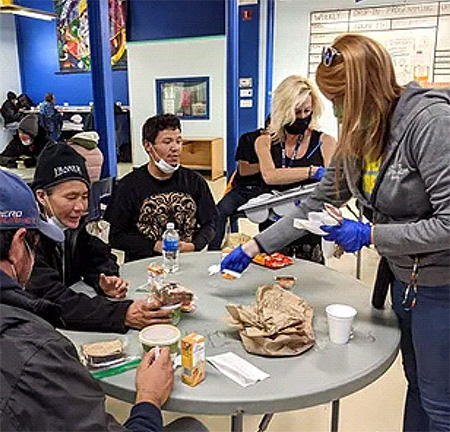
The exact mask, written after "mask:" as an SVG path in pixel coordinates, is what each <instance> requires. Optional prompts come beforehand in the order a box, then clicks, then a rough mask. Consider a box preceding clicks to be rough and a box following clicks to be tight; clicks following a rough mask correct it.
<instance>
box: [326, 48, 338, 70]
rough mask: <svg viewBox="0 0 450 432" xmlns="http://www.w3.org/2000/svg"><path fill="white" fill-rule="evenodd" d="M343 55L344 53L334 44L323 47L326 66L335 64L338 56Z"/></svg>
mask: <svg viewBox="0 0 450 432" xmlns="http://www.w3.org/2000/svg"><path fill="white" fill-rule="evenodd" d="M338 57H342V54H341V53H340V52H339V51H338V50H337V49H336V48H335V47H333V46H329V47H325V46H324V47H323V49H322V64H323V65H324V66H326V67H330V66H332V65H333V62H334V61H335V60H336V58H338Z"/></svg>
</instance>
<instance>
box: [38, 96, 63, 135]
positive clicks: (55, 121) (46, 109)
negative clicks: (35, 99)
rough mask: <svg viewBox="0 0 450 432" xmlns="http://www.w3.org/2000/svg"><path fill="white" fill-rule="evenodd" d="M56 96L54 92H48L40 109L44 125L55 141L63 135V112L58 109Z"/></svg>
mask: <svg viewBox="0 0 450 432" xmlns="http://www.w3.org/2000/svg"><path fill="white" fill-rule="evenodd" d="M55 104H56V98H55V95H54V94H53V93H47V94H46V95H45V97H44V101H43V102H42V104H41V108H40V111H39V114H40V121H41V124H42V126H43V127H44V128H45V129H47V132H48V135H49V136H50V138H51V139H52V140H54V141H58V140H59V137H60V136H61V127H62V114H61V113H60V112H59V111H58V110H57V109H56V106H55Z"/></svg>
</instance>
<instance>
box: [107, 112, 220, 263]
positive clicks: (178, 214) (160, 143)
mask: <svg viewBox="0 0 450 432" xmlns="http://www.w3.org/2000/svg"><path fill="white" fill-rule="evenodd" d="M142 140H143V145H144V149H145V151H146V152H147V153H148V155H149V156H150V160H149V162H148V164H145V165H143V166H141V167H139V168H138V169H136V170H135V171H133V172H131V173H130V174H128V175H126V176H125V177H124V178H123V179H122V180H121V181H120V182H119V185H118V186H117V188H116V190H115V191H114V194H113V196H112V198H111V201H110V203H109V205H108V208H107V210H106V213H105V219H106V220H107V221H108V222H109V223H110V224H111V230H110V236H109V240H110V243H111V245H112V247H114V248H117V249H122V250H123V251H125V261H132V260H137V259H141V258H146V257H150V256H153V255H157V254H161V252H162V234H163V233H164V231H165V229H166V225H167V223H168V222H174V223H175V228H176V229H177V230H178V233H179V235H180V243H179V247H180V252H192V251H198V250H201V249H203V248H204V247H205V246H207V245H208V244H209V242H210V241H211V240H212V239H213V238H214V235H215V219H216V217H217V211H216V206H215V204H214V200H213V197H212V195H211V191H210V190H209V187H208V184H207V183H206V181H205V179H204V178H203V177H202V176H201V175H200V174H198V173H196V172H195V171H192V170H190V169H188V168H184V167H181V166H180V158H181V148H182V144H183V141H182V137H181V124H180V120H179V119H178V118H177V117H176V116H174V115H172V114H161V115H156V116H154V117H151V118H149V119H148V120H147V121H146V122H145V124H144V126H143V128H142Z"/></svg>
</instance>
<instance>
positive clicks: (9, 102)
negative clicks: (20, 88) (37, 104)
mask: <svg viewBox="0 0 450 432" xmlns="http://www.w3.org/2000/svg"><path fill="white" fill-rule="evenodd" d="M23 111H24V108H23V107H21V106H20V105H19V103H18V100H17V95H16V94H15V93H14V92H12V91H9V92H8V93H7V95H6V100H5V102H3V105H2V108H1V110H0V112H1V114H2V117H3V121H4V122H5V128H8V129H11V130H16V129H17V126H18V124H19V121H20V120H21V119H22V117H23V116H24V114H23Z"/></svg>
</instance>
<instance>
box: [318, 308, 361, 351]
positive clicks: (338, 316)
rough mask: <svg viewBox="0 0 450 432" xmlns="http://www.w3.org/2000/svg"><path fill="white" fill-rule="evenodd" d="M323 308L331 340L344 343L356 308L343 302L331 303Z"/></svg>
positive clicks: (348, 335) (348, 334)
mask: <svg viewBox="0 0 450 432" xmlns="http://www.w3.org/2000/svg"><path fill="white" fill-rule="evenodd" d="M325 310H326V312H327V319H328V331H329V335H330V340H331V342H334V343H337V344H346V343H347V342H348V339H349V337H350V332H351V329H352V324H353V319H354V318H355V315H356V309H355V308H353V307H351V306H347V305H343V304H332V305H329V306H327V307H326V309H325Z"/></svg>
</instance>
